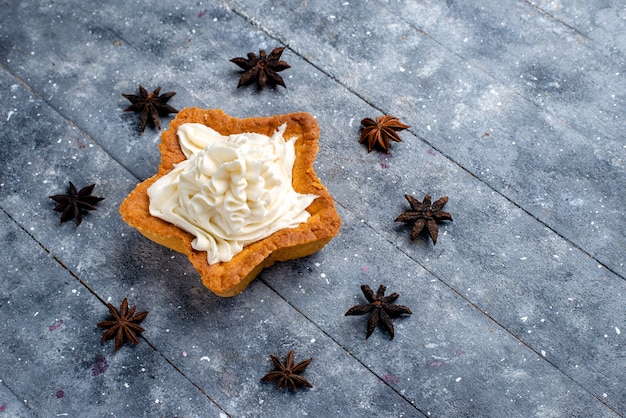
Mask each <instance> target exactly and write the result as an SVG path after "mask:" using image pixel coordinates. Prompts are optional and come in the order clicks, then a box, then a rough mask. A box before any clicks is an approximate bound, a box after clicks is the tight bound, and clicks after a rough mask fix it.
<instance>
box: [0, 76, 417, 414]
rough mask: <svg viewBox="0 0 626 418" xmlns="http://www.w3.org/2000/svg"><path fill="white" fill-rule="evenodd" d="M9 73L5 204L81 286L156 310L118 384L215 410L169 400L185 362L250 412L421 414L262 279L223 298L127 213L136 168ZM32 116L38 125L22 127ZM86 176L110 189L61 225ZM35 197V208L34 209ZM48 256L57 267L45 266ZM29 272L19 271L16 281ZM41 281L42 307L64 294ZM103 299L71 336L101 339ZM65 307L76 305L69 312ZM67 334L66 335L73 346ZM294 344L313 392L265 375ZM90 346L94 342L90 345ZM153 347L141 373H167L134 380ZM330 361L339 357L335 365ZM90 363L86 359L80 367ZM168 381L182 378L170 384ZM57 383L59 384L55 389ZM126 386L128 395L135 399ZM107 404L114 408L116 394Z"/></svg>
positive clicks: (226, 403) (0, 189)
mask: <svg viewBox="0 0 626 418" xmlns="http://www.w3.org/2000/svg"><path fill="white" fill-rule="evenodd" d="M0 77H2V82H1V84H0V85H2V86H3V90H2V97H11V98H12V100H3V101H2V104H0V114H7V113H8V112H10V111H13V112H14V113H13V115H12V116H11V117H10V119H9V121H7V123H4V124H3V125H2V126H0V135H2V137H3V138H7V139H8V140H7V141H6V142H5V147H4V148H3V151H2V154H1V155H2V161H3V164H4V165H5V166H6V167H7V170H5V172H4V173H3V177H2V182H0V202H2V203H1V204H0V208H1V209H2V210H3V211H4V212H5V213H6V214H8V216H10V217H11V218H12V219H13V220H14V221H15V222H17V223H18V224H19V225H20V227H21V228H22V229H23V230H24V231H28V234H29V235H31V236H32V237H33V238H34V239H35V240H36V241H37V242H39V243H40V245H41V246H43V247H44V248H45V249H47V250H48V251H50V252H51V253H52V254H53V255H54V257H55V258H56V259H58V260H59V262H60V263H62V264H63V265H64V266H66V267H67V269H68V270H69V271H70V272H71V273H72V274H73V275H75V276H76V277H78V278H80V280H81V282H82V283H84V286H85V288H82V289H80V286H79V285H78V284H77V283H75V282H76V281H75V280H73V283H72V284H71V285H69V286H72V287H77V288H79V289H80V290H78V291H77V292H79V293H80V294H82V295H83V296H84V295H88V294H89V292H90V291H92V292H94V293H95V294H96V295H98V296H99V297H100V298H101V299H103V300H107V301H109V300H110V301H112V303H114V302H115V301H121V300H122V299H123V298H124V297H128V298H129V299H130V300H132V301H134V303H135V304H137V305H138V306H139V307H140V308H141V309H146V310H149V311H150V315H149V317H148V318H147V319H146V321H145V323H144V327H145V328H147V329H148V330H149V332H146V333H145V334H144V337H145V338H146V340H147V341H148V342H149V343H150V344H149V345H148V344H140V346H138V347H137V350H141V351H140V354H138V355H136V356H135V357H134V359H133V360H129V358H130V357H132V356H133V351H132V350H130V351H129V350H124V351H121V352H120V353H117V354H116V357H115V358H120V357H121V356H124V357H123V358H122V360H123V361H124V362H125V363H118V364H119V367H118V368H116V369H115V370H113V371H110V372H108V373H107V382H108V383H107V385H108V386H109V387H116V388H117V389H119V390H120V391H124V393H125V394H124V396H132V393H133V392H134V390H133V391H127V390H126V388H125V387H121V386H116V385H114V384H113V382H119V381H122V380H124V381H125V382H128V383H129V386H130V387H136V388H137V390H138V391H140V390H141V389H142V388H144V387H148V388H149V389H150V390H149V391H147V392H146V393H145V394H142V393H143V392H141V391H140V392H139V394H138V395H137V396H141V397H142V398H141V399H145V400H146V402H148V400H150V401H151V402H156V400H159V402H160V401H161V400H163V398H165V399H166V400H167V402H166V405H167V408H170V407H172V408H174V407H176V408H181V410H182V411H183V415H184V414H191V412H192V411H195V410H196V409H195V408H199V409H200V410H201V411H206V412H208V414H211V413H212V412H211V407H210V405H207V406H205V405H204V404H201V403H199V402H196V400H194V399H195V398H193V397H192V396H188V395H184V396H183V395H180V397H181V398H184V402H183V401H180V402H178V403H177V402H175V401H173V402H170V399H171V398H169V395H167V397H166V393H174V394H176V393H178V392H177V389H176V390H175V388H178V387H179V386H180V385H181V384H180V382H178V381H177V380H176V379H173V378H172V377H176V376H180V374H179V371H180V373H182V374H183V375H184V376H186V377H187V378H188V379H189V381H190V382H193V384H194V385H195V386H197V388H201V389H202V390H203V391H204V393H206V395H207V396H208V398H210V399H211V400H213V401H214V402H215V403H217V404H218V405H220V407H221V408H223V409H224V410H226V411H227V412H228V413H229V414H233V415H239V411H241V410H244V414H245V413H249V414H250V415H252V416H254V415H255V414H257V413H262V414H264V415H268V416H269V415H272V416H276V415H277V414H282V413H286V414H287V415H291V416H294V415H296V414H297V413H300V412H301V411H311V414H312V415H318V416H319V415H329V414H334V415H338V416H349V415H350V414H358V415H363V414H365V415H381V414H384V413H387V412H389V411H391V413H393V414H397V415H415V414H418V415H419V411H418V410H416V409H415V407H413V406H411V405H410V403H409V402H408V401H407V400H405V399H404V398H403V397H402V396H400V394H399V393H398V392H396V391H395V390H393V389H392V388H391V387H390V386H389V385H387V384H385V383H384V382H382V381H381V379H380V378H379V377H378V376H376V375H375V374H373V373H372V372H371V370H369V369H368V368H367V367H364V366H363V364H361V363H360V362H358V361H357V360H356V359H354V358H353V357H351V356H350V355H348V353H346V352H345V350H343V348H341V347H340V346H339V345H337V344H336V343H335V342H334V341H333V340H332V339H331V338H330V337H328V335H326V334H325V332H323V331H322V330H320V329H319V328H318V327H317V326H316V325H315V324H313V323H311V322H310V321H308V320H307V319H306V317H304V316H303V315H302V314H301V313H299V312H298V311H297V310H295V309H293V307H292V306H290V305H289V304H287V303H286V302H285V301H284V300H283V299H282V298H281V297H280V296H279V295H277V294H276V293H274V292H273V291H271V289H269V288H268V287H267V286H265V285H264V284H263V283H262V282H260V281H258V282H255V284H254V285H253V286H251V287H250V288H249V289H248V290H247V292H246V295H247V296H246V297H241V298H235V299H220V298H218V297H216V296H215V295H213V294H211V293H210V292H209V291H208V290H207V289H205V288H204V287H202V286H201V284H200V281H199V279H198V276H197V275H196V274H195V272H194V271H193V269H192V268H191V266H190V265H189V263H188V262H186V261H183V262H181V261H180V256H178V255H176V254H175V253H173V252H171V251H168V250H166V249H164V248H162V247H160V246H157V245H155V244H154V243H152V242H150V241H147V240H146V239H145V238H143V237H141V236H139V234H138V233H136V232H134V231H132V230H131V229H130V228H129V227H128V226H127V225H125V224H124V223H123V222H122V221H121V219H120V218H119V215H118V214H117V208H118V207H119V204H120V202H121V200H122V199H123V198H124V197H125V196H126V194H127V193H128V190H129V189H130V188H132V187H133V185H134V183H135V182H136V179H135V178H134V177H132V176H131V175H130V173H128V172H127V171H126V170H125V169H124V168H123V167H121V166H120V165H119V164H117V163H116V162H115V160H113V159H112V158H111V157H110V156H109V155H108V154H106V153H105V152H104V151H103V150H102V148H100V147H98V146H96V145H95V143H94V142H93V141H92V140H91V139H90V138H87V137H85V136H84V135H83V134H82V133H81V132H80V131H78V130H77V129H75V128H74V127H73V126H72V124H70V123H69V122H67V121H65V120H64V119H63V118H62V117H61V116H60V115H59V114H57V113H56V112H54V111H53V110H52V109H51V108H50V107H49V106H47V105H46V104H45V103H43V102H42V101H41V100H39V99H38V98H36V97H34V96H33V95H32V94H30V92H29V91H28V90H26V89H25V88H24V86H22V85H21V84H19V83H18V82H17V81H16V80H14V79H11V77H10V76H9V75H8V74H7V73H6V71H1V72H0ZM12 83H16V84H12ZM13 86H16V87H13ZM9 91H10V93H8V92H9ZM9 94H10V96H9ZM13 109H14V110H13ZM22 127H28V128H25V129H23V130H20V128H22ZM16 131H20V134H19V135H11V133H14V132H16ZM25 168H26V169H25ZM71 173H75V174H73V175H72V174H71ZM76 178H78V179H79V180H80V182H79V180H76V182H77V183H78V184H81V185H83V184H85V183H88V182H94V181H95V182H96V183H97V188H96V190H95V193H96V194H98V195H101V196H105V197H106V199H105V200H104V201H103V202H102V203H101V204H100V205H99V206H98V210H97V211H95V212H92V213H90V214H89V216H86V217H85V219H84V220H83V223H82V224H81V225H80V226H79V227H75V226H74V225H72V224H71V223H68V224H61V225H59V221H58V220H59V215H58V213H56V212H53V211H52V207H53V205H52V201H49V199H48V198H47V196H49V195H51V194H55V193H58V192H63V189H64V187H65V184H66V182H67V181H68V180H73V179H76ZM79 187H80V186H79ZM59 188H61V189H60V190H59ZM25 207H28V208H29V210H28V211H24V210H23V208H25ZM33 208H34V209H33ZM19 236H20V235H18V237H19ZM7 239H8V238H7ZM26 254H30V251H26ZM28 260H29V259H28V258H27V259H25V260H22V264H20V265H21V266H27V265H28V264H27V261H28ZM42 268H43V269H44V270H45V271H47V270H46V267H45V266H43V267H42ZM48 269H49V267H48ZM41 274H44V273H41ZM38 276H39V274H34V275H33V277H32V280H33V281H30V282H27V283H26V285H25V286H24V290H23V291H24V293H27V292H31V293H32V292H34V289H33V288H35V287H37V282H36V281H34V280H35V278H36V277H38ZM48 276H49V277H50V280H51V281H52V283H55V284H56V285H57V286H60V284H59V283H58V282H59V280H58V277H57V276H56V275H55V274H53V273H52V272H50V273H48ZM19 277H20V276H16V277H15V278H14V279H13V280H14V281H17V280H18V279H19ZM37 289H38V290H37V292H38V293H37V295H38V297H39V298H40V299H41V308H40V310H41V311H43V310H44V309H49V308H46V307H47V306H48V305H49V304H50V303H51V300H56V299H54V298H58V297H59V296H58V292H56V291H55V292H49V291H48V288H47V287H37ZM64 294H67V295H68V296H67V297H73V292H71V291H70V289H66V291H65V293H64ZM24 299H25V301H24V303H27V302H28V298H24ZM92 299H93V298H92ZM92 299H89V300H88V301H86V302H85V303H84V306H83V305H80V304H79V305H76V308H77V309H81V307H82V308H84V309H85V310H86V311H88V312H89V315H85V318H84V321H85V324H83V323H82V322H80V326H79V323H77V325H76V327H78V328H74V329H73V330H78V329H79V328H80V329H84V328H85V327H89V328H91V329H92V331H91V334H90V335H91V338H90V339H89V340H87V341H85V340H84V336H82V335H77V334H76V333H74V332H71V331H70V332H69V334H70V335H68V336H67V340H71V341H74V343H75V344H76V345H80V346H81V347H82V346H83V345H84V344H93V345H98V344H99V336H100V332H98V331H97V330H96V329H95V323H97V322H98V321H100V320H102V319H104V317H105V316H106V315H103V313H102V312H103V310H102V308H101V309H100V311H99V312H100V313H96V312H97V311H96V309H95V308H94V305H97V302H96V301H93V300H92ZM59 303H60V305H59V309H60V310H61V311H62V312H65V311H64V310H65V309H69V308H65V306H66V300H65V299H60V300H59ZM118 303H119V302H118ZM15 306H16V309H19V308H24V306H22V305H18V304H16V305H15ZM71 306H74V305H71ZM71 306H70V307H71ZM61 308H63V309H61ZM17 312H19V310H16V311H14V310H11V311H8V312H7V313H6V315H7V317H12V318H15V319H16V321H19V322H18V323H19V324H21V325H22V326H23V328H24V329H31V328H32V326H33V324H31V323H29V322H26V321H25V319H24V318H21V317H19V316H18V315H17ZM79 314H80V311H79ZM51 315H53V316H54V315H56V316H55V317H57V316H59V315H61V314H60V313H59V312H56V311H51ZM63 315H69V313H67V314H65V313H64V314H63ZM63 318H65V316H61V319H63ZM49 319H50V318H49ZM47 322H50V320H48V321H47ZM47 322H46V323H47ZM50 323H51V324H52V323H54V321H52V322H50ZM87 324H91V325H90V326H89V325H87ZM5 335H6V334H5ZM67 340H64V342H63V343H64V344H65V345H64V347H65V346H66V345H67V344H66V342H67ZM3 342H4V340H3ZM59 344H61V342H60V343H59ZM27 347H28V343H27V341H21V340H20V341H18V342H17V343H16V348H19V349H26V348H27ZM49 348H50V347H48V346H42V347H41V348H40V349H41V350H42V351H43V352H44V353H46V354H45V355H46V356H52V355H53V354H52V353H50V352H49V351H48V350H49ZM152 348H153V349H152ZM66 349H67V350H69V349H70V347H67V348H66ZM290 349H294V350H295V351H296V356H297V357H298V358H300V357H304V356H307V357H309V356H312V357H314V358H315V363H314V364H315V365H314V366H311V367H310V371H307V374H306V376H307V378H310V379H311V381H312V382H314V384H315V386H314V389H312V390H311V391H310V392H311V394H310V396H302V395H297V396H291V397H287V398H285V394H283V393H281V392H279V391H276V390H275V389H274V385H273V384H260V383H259V379H260V378H261V377H262V376H263V375H264V374H265V373H267V372H268V371H269V370H271V369H272V365H271V363H270V361H269V355H270V354H275V355H277V356H283V357H284V356H285V355H286V353H287V352H288V351H289V350H290ZM111 350H112V347H111V344H108V345H103V346H102V348H100V350H99V352H104V353H110V352H111ZM79 352H80V353H83V352H84V350H83V349H81V350H80V351H79ZM150 356H152V357H154V360H152V361H153V362H156V361H157V360H158V361H160V362H162V363H161V364H158V365H155V366H153V365H151V363H150V364H148V366H150V367H151V369H154V372H153V374H151V375H147V374H145V373H144V374H139V377H137V378H138V379H143V378H151V377H150V376H152V375H155V376H157V377H158V378H157V381H155V384H156V385H152V386H151V385H147V384H146V383H145V382H143V380H140V381H139V382H138V383H137V385H135V384H134V383H133V381H131V380H130V379H132V378H133V376H134V374H133V373H139V372H140V371H141V367H143V368H146V369H147V367H148V366H142V365H143V364H145V363H144V361H145V362H148V360H144V359H145V358H151V357H150ZM66 357H68V356H67V355H66ZM106 357H107V359H109V358H110V356H106ZM136 357H138V358H139V363H138V362H137V361H136ZM25 358H28V359H31V358H37V355H36V353H32V352H31V353H30V355H29V356H28V357H25ZM90 358H91V357H89V358H86V359H84V360H80V361H82V362H83V363H84V364H87V365H88V367H87V366H85V367H87V368H88V369H89V370H91V367H93V364H92V362H89V359H90ZM124 359H125V360H124ZM7 361H9V359H7ZM110 362H111V361H110V360H109V363H110ZM3 364H5V363H3ZM123 364H125V365H126V366H125V367H126V368H124V367H123ZM327 364H332V365H333V367H324V365H327ZM59 367H61V366H59ZM55 370H56V369H55ZM89 370H87V371H89ZM338 370H340V371H341V373H338V372H337V371H338ZM84 371H85V370H83V369H80V368H79V369H77V370H76V373H82V372H84ZM45 372H46V371H45V369H44V367H43V365H42V364H40V363H39V362H36V366H35V368H34V369H33V371H32V373H33V375H30V374H27V375H26V380H24V381H20V380H19V374H20V373H22V370H20V369H18V368H15V369H8V370H6V371H4V370H3V379H7V380H9V381H11V382H19V383H22V384H23V386H21V387H20V391H21V392H23V393H25V394H27V395H28V396H25V398H29V397H38V395H41V394H40V393H38V392H33V391H32V389H29V388H30V387H31V386H32V380H31V379H36V378H38V373H45ZM161 373H162V374H161ZM52 376H59V379H60V381H65V379H69V380H70V381H73V378H74V375H73V374H72V375H67V374H65V375H62V374H59V373H52V375H51V377H52ZM63 376H65V377H63ZM167 376H170V378H166V377H167ZM346 379H348V380H346ZM352 379H355V380H358V382H359V387H358V388H359V392H358V393H355V392H349V391H343V390H340V388H341V387H342V386H343V385H344V384H345V383H346V382H351V381H352ZM24 382H25V383H24ZM151 382H152V381H151ZM168 382H169V383H168ZM119 384H121V383H119ZM169 385H172V386H173V388H172V389H171V390H170V389H169V388H170V386H169ZM54 387H56V386H54V385H52V384H51V385H50V387H48V390H52V389H51V388H54ZM194 389H195V388H194ZM72 390H75V391H77V392H80V393H81V394H82V395H83V396H85V398H83V400H85V402H89V403H96V402H97V403H98V404H99V403H100V402H102V400H101V399H100V397H101V396H105V395H106V393H108V392H105V395H101V392H100V391H97V390H95V391H92V390H87V389H84V390H82V391H81V390H80V387H72ZM111 390H113V389H111ZM181 390H182V389H181ZM155 393H156V394H155ZM148 395H150V396H152V398H149V397H148ZM120 396H122V395H120ZM124 396H122V399H126V398H125V397H124ZM287 396H288V395H287ZM189 398H191V399H189ZM328 399H333V400H334V402H335V403H329V402H328V401H327V400H328ZM113 400H114V399H113V397H112V401H113ZM44 401H45V400H44ZM187 401H188V402H189V404H187ZM266 401H267V402H266ZM42 402H43V401H42ZM127 404H128V405H132V402H130V401H123V402H122V405H121V406H120V407H123V408H125V407H126V405H127ZM252 405H254V407H253V406H252ZM106 406H107V407H110V408H113V407H112V406H110V405H109V404H108V403H106ZM71 407H72V408H75V409H78V408H82V407H83V404H81V400H80V399H77V400H76V403H75V404H72V405H71ZM35 408H36V409H37V411H44V410H46V408H47V406H46V404H45V403H44V404H36V406H35ZM139 409H140V410H141V411H150V410H151V409H150V407H149V406H148V404H145V403H140V406H139ZM246 411H248V412H246ZM259 411H260V412H259ZM164 414H165V415H175V414H178V412H174V411H173V410H172V412H171V413H168V412H167V410H166V412H164ZM94 415H98V413H97V412H96V413H95V414H94Z"/></svg>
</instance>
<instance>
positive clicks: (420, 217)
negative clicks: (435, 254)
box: [396, 194, 452, 244]
mask: <svg viewBox="0 0 626 418" xmlns="http://www.w3.org/2000/svg"><path fill="white" fill-rule="evenodd" d="M404 197H406V200H408V201H409V205H411V210H409V211H406V212H404V213H403V214H402V215H400V216H398V217H397V218H396V222H406V223H412V224H413V227H412V228H411V239H412V240H414V239H415V238H417V236H418V235H419V234H420V232H422V230H423V229H424V227H426V228H427V229H428V233H429V234H430V238H431V239H432V240H433V244H437V234H438V232H439V227H438V226H437V222H439V221H451V220H452V215H450V214H449V213H448V212H443V211H442V210H441V209H442V208H443V207H444V205H445V204H446V203H447V202H448V196H444V197H442V198H441V199H439V200H437V201H436V202H435V203H433V204H431V203H430V195H426V196H424V201H423V202H420V201H419V200H417V199H416V198H414V197H413V196H411V195H408V194H405V195H404Z"/></svg>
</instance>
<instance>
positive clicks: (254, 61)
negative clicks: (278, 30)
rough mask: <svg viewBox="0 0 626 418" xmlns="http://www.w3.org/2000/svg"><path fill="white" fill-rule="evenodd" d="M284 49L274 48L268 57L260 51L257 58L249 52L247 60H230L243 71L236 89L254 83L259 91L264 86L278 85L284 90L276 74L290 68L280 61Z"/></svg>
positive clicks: (282, 83) (239, 58)
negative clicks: (257, 85)
mask: <svg viewBox="0 0 626 418" xmlns="http://www.w3.org/2000/svg"><path fill="white" fill-rule="evenodd" d="M284 49H285V48H284V47H280V48H274V49H273V50H272V52H270V54H269V56H268V55H266V53H265V51H264V50H260V51H259V56H258V57H257V56H256V54H255V53H253V52H249V53H248V58H247V59H246V58H243V57H237V58H233V59H231V60H230V61H231V62H233V63H235V64H237V65H238V66H239V67H240V68H241V69H243V70H244V73H243V74H241V77H240V78H239V84H238V85H237V88H239V87H241V86H247V85H249V84H252V83H253V82H255V81H256V82H257V83H258V84H259V89H260V90H263V88H265V84H270V85H274V86H275V85H280V86H283V87H285V88H286V87H287V86H285V82H284V81H283V79H282V77H281V76H280V75H278V72H280V71H283V70H286V69H287V68H291V66H290V65H289V64H287V63H286V62H285V61H281V60H280V56H281V54H282V53H283V50H284Z"/></svg>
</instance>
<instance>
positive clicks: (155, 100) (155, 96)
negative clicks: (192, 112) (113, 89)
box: [122, 85, 178, 133]
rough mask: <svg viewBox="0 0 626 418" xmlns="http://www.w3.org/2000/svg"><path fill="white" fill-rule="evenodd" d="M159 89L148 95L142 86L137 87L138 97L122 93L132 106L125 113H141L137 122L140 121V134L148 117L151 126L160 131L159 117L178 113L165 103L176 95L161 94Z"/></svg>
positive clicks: (173, 93) (170, 93)
mask: <svg viewBox="0 0 626 418" xmlns="http://www.w3.org/2000/svg"><path fill="white" fill-rule="evenodd" d="M160 92H161V87H157V88H156V89H155V90H154V91H153V92H152V93H150V94H148V92H147V91H146V89H145V88H143V86H141V85H140V86H139V96H136V95H134V94H125V93H122V96H124V97H126V98H127V99H128V100H129V101H130V102H131V103H132V104H131V105H130V106H128V107H127V108H126V109H124V111H125V112H131V111H132V112H141V115H140V117H139V120H140V121H141V132H142V133H143V131H144V130H145V129H146V125H147V124H148V117H149V118H150V120H151V121H152V124H153V125H154V126H156V127H157V128H158V129H161V119H160V117H159V116H165V115H167V114H169V113H178V110H176V109H174V108H173V107H172V106H170V105H168V104H167V102H168V101H169V100H170V99H171V98H172V97H173V96H174V95H175V94H176V93H175V92H173V91H170V92H167V93H163V94H161V95H159V93H160Z"/></svg>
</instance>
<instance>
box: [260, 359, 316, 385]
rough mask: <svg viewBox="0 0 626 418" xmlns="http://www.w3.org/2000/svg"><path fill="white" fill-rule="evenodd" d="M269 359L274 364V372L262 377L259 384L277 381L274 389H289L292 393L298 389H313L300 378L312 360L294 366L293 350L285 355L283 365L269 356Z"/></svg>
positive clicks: (307, 382)
mask: <svg viewBox="0 0 626 418" xmlns="http://www.w3.org/2000/svg"><path fill="white" fill-rule="evenodd" d="M270 358H271V359H272V363H274V370H273V371H271V372H269V373H268V374H266V375H265V376H263V377H262V378H261V382H269V381H271V380H278V382H276V389H285V390H286V389H289V388H291V389H292V390H293V391H294V392H295V391H297V390H298V388H299V387H303V386H306V387H309V388H312V387H313V385H312V384H311V382H309V381H308V380H306V379H305V378H304V377H302V376H300V373H302V372H303V371H304V369H306V367H307V366H308V365H309V363H311V362H312V361H313V359H312V358H310V359H307V360H304V361H301V362H300V363H298V364H294V361H293V350H290V351H289V353H287V358H286V359H285V364H284V365H283V364H282V363H281V362H280V360H278V359H277V358H276V357H274V356H272V355H270Z"/></svg>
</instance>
